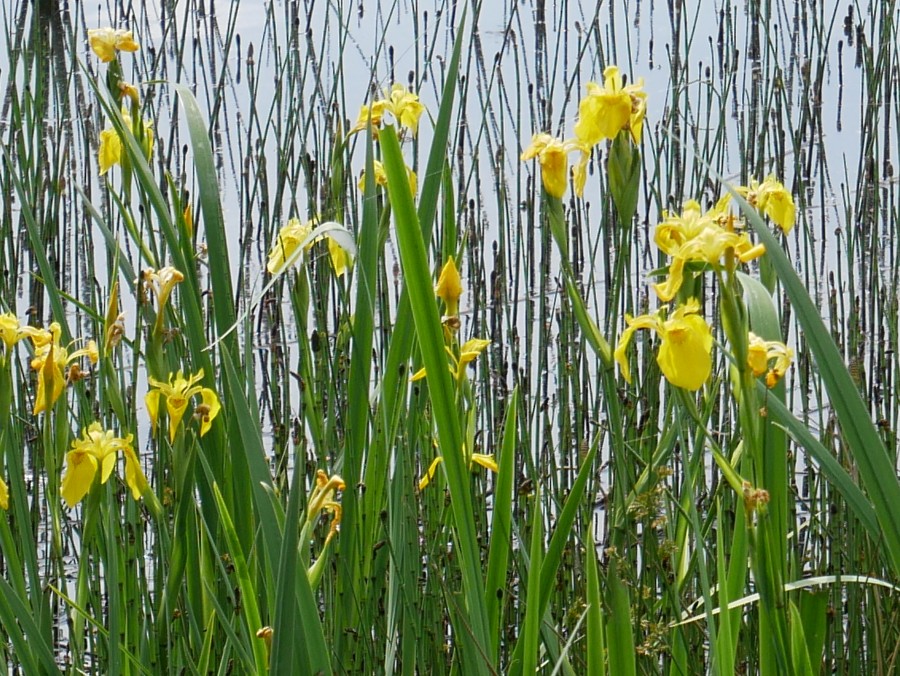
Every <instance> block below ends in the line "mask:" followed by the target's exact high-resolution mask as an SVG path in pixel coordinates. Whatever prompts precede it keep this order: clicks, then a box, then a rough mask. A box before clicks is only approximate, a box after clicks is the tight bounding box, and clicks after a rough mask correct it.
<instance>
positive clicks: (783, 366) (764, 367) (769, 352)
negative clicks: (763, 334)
mask: <svg viewBox="0 0 900 676" xmlns="http://www.w3.org/2000/svg"><path fill="white" fill-rule="evenodd" d="M772 360H774V362H775V363H774V364H773V365H772V368H769V362H770V361H772ZM793 360H794V351H793V350H792V349H791V348H789V347H788V346H787V345H785V344H784V343H782V342H780V341H777V340H763V339H762V338H760V337H759V336H757V335H756V334H755V333H753V332H752V331H751V332H750V344H749V345H748V347H747V365H748V366H749V367H750V370H751V371H752V372H753V375H754V376H757V377H759V376H761V375H762V374H763V373H765V374H766V386H767V387H775V385H777V384H778V381H779V380H781V379H782V378H783V377H784V374H785V373H786V372H787V370H788V369H789V368H790V366H791V362H793Z"/></svg>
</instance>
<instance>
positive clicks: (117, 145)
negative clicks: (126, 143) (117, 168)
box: [97, 128, 122, 176]
mask: <svg viewBox="0 0 900 676" xmlns="http://www.w3.org/2000/svg"><path fill="white" fill-rule="evenodd" d="M121 161H122V139H120V138H119V134H118V132H117V131H116V130H115V129H112V128H110V129H104V130H103V131H101V132H100V149H99V150H98V151H97V162H98V164H99V165H100V175H101V176H103V174H105V173H106V172H107V171H109V170H110V169H111V168H112V167H113V166H114V165H116V164H119V163H120V162H121Z"/></svg>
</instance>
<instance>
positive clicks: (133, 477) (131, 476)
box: [125, 448, 149, 500]
mask: <svg viewBox="0 0 900 676" xmlns="http://www.w3.org/2000/svg"><path fill="white" fill-rule="evenodd" d="M125 483H126V484H127V485H128V487H129V488H130V489H131V496H132V497H133V498H134V499H135V500H140V499H141V495H143V493H144V490H146V489H147V488H148V487H149V485H148V483H147V477H146V476H144V470H143V469H141V463H140V461H139V460H138V457H137V455H136V454H135V452H134V450H132V449H131V448H126V449H125Z"/></svg>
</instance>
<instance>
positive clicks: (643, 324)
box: [613, 315, 661, 383]
mask: <svg viewBox="0 0 900 676" xmlns="http://www.w3.org/2000/svg"><path fill="white" fill-rule="evenodd" d="M625 325H626V326H625V330H624V331H623V332H622V335H621V336H620V337H619V342H618V343H616V349H615V351H614V352H613V357H614V358H615V360H616V363H617V364H618V365H619V370H621V371H622V377H623V378H624V379H625V382H626V383H631V367H630V366H629V365H628V357H627V356H626V355H625V351H626V350H627V349H628V344H629V343H630V342H631V337H632V336H633V335H634V332H635V331H637V330H638V329H653V330H654V331H656V332H657V333H659V332H660V331H661V324H660V321H659V317H657V316H656V315H641V316H640V317H630V316H629V315H625Z"/></svg>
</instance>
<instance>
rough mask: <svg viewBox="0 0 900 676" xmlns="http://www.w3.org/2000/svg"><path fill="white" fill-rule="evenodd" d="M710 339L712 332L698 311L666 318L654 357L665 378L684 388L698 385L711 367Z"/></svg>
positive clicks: (699, 385) (701, 383) (704, 380)
mask: <svg viewBox="0 0 900 676" xmlns="http://www.w3.org/2000/svg"><path fill="white" fill-rule="evenodd" d="M712 343H713V339H712V332H711V331H710V329H709V325H708V324H707V323H706V320H705V319H703V317H701V316H700V315H696V314H690V315H686V316H684V317H674V316H673V318H672V319H670V320H668V321H666V323H665V334H664V336H663V340H662V344H661V345H660V347H659V354H658V355H657V357H656V361H657V363H658V364H659V367H660V369H661V370H662V372H663V375H665V377H666V380H668V381H669V382H670V383H672V384H673V385H675V386H677V387H683V388H685V389H686V390H692V391H693V390H698V389H700V388H701V387H702V386H703V383H705V382H706V381H707V379H708V378H709V374H710V372H711V371H712V356H711V352H712Z"/></svg>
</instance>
